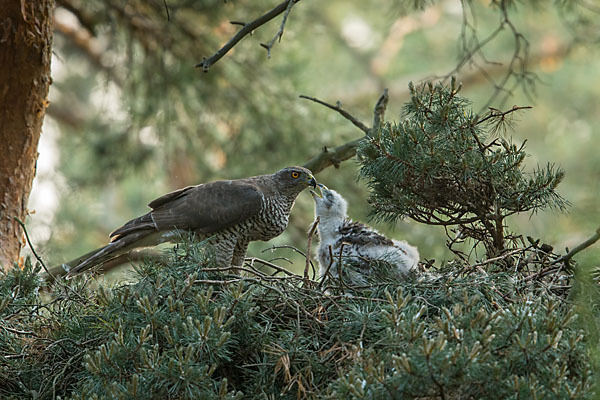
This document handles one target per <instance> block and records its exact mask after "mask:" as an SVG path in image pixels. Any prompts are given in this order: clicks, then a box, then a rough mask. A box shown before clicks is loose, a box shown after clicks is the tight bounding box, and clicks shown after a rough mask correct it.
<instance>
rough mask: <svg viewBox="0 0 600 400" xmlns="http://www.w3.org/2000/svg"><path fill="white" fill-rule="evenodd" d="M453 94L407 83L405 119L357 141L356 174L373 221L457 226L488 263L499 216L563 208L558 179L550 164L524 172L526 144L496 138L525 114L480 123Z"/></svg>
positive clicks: (493, 114)
mask: <svg viewBox="0 0 600 400" xmlns="http://www.w3.org/2000/svg"><path fill="white" fill-rule="evenodd" d="M459 91H460V86H459V85H457V84H456V82H455V81H454V80H453V81H452V83H451V85H450V86H444V85H442V84H436V85H433V84H431V83H429V84H426V85H423V86H421V87H415V86H414V85H412V84H411V85H410V93H411V101H410V102H408V103H407V104H406V105H405V107H404V119H403V120H402V121H400V122H398V123H389V122H388V123H385V124H381V127H380V129H379V130H375V131H374V132H373V133H372V134H371V135H369V136H368V137H367V139H366V140H364V142H363V144H362V146H361V148H360V153H359V154H360V160H361V171H360V174H361V176H362V178H364V179H365V180H366V181H367V182H368V184H369V186H370V189H371V196H370V198H369V201H370V203H371V205H372V206H373V216H374V217H375V218H376V219H378V220H383V221H390V222H393V221H395V220H397V219H398V218H401V217H409V218H412V219H414V220H415V221H417V222H421V223H425V224H431V225H442V226H445V227H448V226H460V231H461V235H463V236H464V237H468V238H471V239H474V240H475V242H476V243H483V244H484V246H485V248H486V250H487V252H488V256H494V255H498V254H500V253H501V252H502V251H503V250H505V249H506V248H507V246H508V244H507V239H510V238H511V235H510V234H509V233H508V232H506V231H505V224H506V222H505V219H506V217H508V216H510V215H512V214H516V213H520V212H527V211H530V212H535V211H537V210H541V209H544V208H556V209H559V210H563V209H564V208H565V207H566V205H567V202H566V201H565V200H564V199H563V198H562V197H561V196H560V195H559V194H558V193H557V192H556V190H555V189H556V187H557V185H558V184H559V183H560V181H561V180H562V178H563V176H564V173H563V171H562V170H561V169H559V168H555V167H554V166H553V165H551V164H548V165H546V166H545V167H538V168H537V169H536V170H535V171H533V172H531V173H527V172H525V168H524V165H523V163H524V161H525V158H526V156H527V153H526V152H525V150H524V147H525V143H523V144H522V145H520V146H517V145H516V144H514V143H512V142H511V140H510V139H506V138H504V137H503V136H502V135H499V133H501V132H499V131H502V130H505V129H506V128H507V126H510V124H511V122H512V121H511V117H512V116H513V115H514V113H515V112H518V111H520V110H521V109H522V108H528V107H516V106H515V107H514V108H513V109H511V110H509V111H506V112H500V111H498V110H495V109H491V110H490V112H489V113H487V114H486V115H484V116H482V117H480V116H478V115H475V114H474V113H473V112H472V110H471V109H470V108H469V102H468V101H467V100H466V99H465V98H463V97H461V96H460V95H459Z"/></svg>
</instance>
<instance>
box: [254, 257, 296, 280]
mask: <svg viewBox="0 0 600 400" xmlns="http://www.w3.org/2000/svg"><path fill="white" fill-rule="evenodd" d="M246 262H249V263H250V265H254V263H255V262H258V263H260V264H263V265H266V266H267V267H270V268H273V269H274V270H276V271H278V272H283V273H284V274H286V275H289V276H296V274H294V273H293V272H290V271H288V270H287V269H285V268H282V267H280V266H279V265H276V264H273V263H270V262H268V261H266V260H263V259H261V258H256V257H253V258H248V259H246Z"/></svg>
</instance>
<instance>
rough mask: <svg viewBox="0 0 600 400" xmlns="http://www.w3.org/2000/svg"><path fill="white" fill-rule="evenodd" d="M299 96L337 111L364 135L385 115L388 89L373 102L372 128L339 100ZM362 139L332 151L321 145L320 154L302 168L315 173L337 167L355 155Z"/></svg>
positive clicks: (372, 129)
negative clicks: (333, 102) (332, 102)
mask: <svg viewBox="0 0 600 400" xmlns="http://www.w3.org/2000/svg"><path fill="white" fill-rule="evenodd" d="M300 98H302V99H307V100H310V101H314V102H315V103H318V104H321V105H323V106H325V107H327V108H329V109H331V110H334V111H337V112H338V113H340V114H341V115H342V117H344V118H346V119H347V120H348V121H350V122H352V124H353V125H354V126H356V127H357V128H358V129H360V130H361V131H363V132H364V134H365V136H369V135H371V133H372V132H373V131H374V130H375V129H377V128H378V127H379V126H380V125H381V123H382V122H383V117H384V115H385V111H386V108H387V104H388V98H389V97H388V90H387V89H384V90H383V93H382V94H381V96H379V99H378V100H377V103H376V104H375V108H374V110H373V128H369V127H368V126H366V125H365V124H364V123H362V122H361V121H360V120H358V118H356V117H354V116H353V115H352V114H350V113H349V112H348V111H346V110H344V109H343V108H342V105H341V103H340V102H338V104H337V105H335V106H334V105H333V104H329V103H327V102H325V101H323V100H319V99H317V98H315V97H310V96H304V95H301V96H300ZM362 140H363V138H362V137H361V138H359V139H355V140H353V141H351V142H348V143H345V144H343V145H340V146H338V147H336V148H334V149H333V151H329V150H328V149H327V147H323V150H322V151H321V153H320V154H318V155H316V156H315V157H313V158H312V159H310V160H309V161H307V162H306V163H305V164H304V165H303V166H304V168H308V169H310V170H311V171H312V172H313V174H317V173H319V172H321V171H323V170H324V169H325V168H327V167H329V166H331V165H333V166H334V167H335V168H338V167H339V165H340V163H341V162H342V161H346V160H348V159H350V158H352V157H354V156H355V155H356V148H357V147H358V145H359V144H360V142H361V141H362Z"/></svg>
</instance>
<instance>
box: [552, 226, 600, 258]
mask: <svg viewBox="0 0 600 400" xmlns="http://www.w3.org/2000/svg"><path fill="white" fill-rule="evenodd" d="M598 240H600V227H598V229H596V233H595V234H594V235H593V236H592V237H590V238H589V239H588V240H586V241H585V242H583V243H581V244H579V245H577V246H576V247H575V248H574V249H572V250H571V251H569V252H568V253H567V254H565V255H564V256H562V257H560V258H559V259H558V260H556V261H555V262H554V263H553V264H556V263H560V262H564V263H565V264H568V262H569V260H570V259H571V258H573V256H575V255H576V254H577V253H579V252H581V251H583V250H585V249H587V248H588V247H590V246H591V245H593V244H594V243H596V242H597V241H598Z"/></svg>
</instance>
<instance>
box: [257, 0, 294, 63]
mask: <svg viewBox="0 0 600 400" xmlns="http://www.w3.org/2000/svg"><path fill="white" fill-rule="evenodd" d="M294 4H296V3H295V1H294V0H288V5H287V8H286V9H285V14H283V20H282V21H281V26H280V27H279V30H278V31H277V33H276V34H275V36H273V39H271V41H270V42H269V43H266V44H265V43H261V44H260V45H261V46H262V47H264V48H265V49H267V58H271V48H273V45H274V44H275V41H278V42H281V38H282V36H283V30H284V29H285V23H286V22H287V18H288V15H290V11H292V7H293V6H294Z"/></svg>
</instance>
